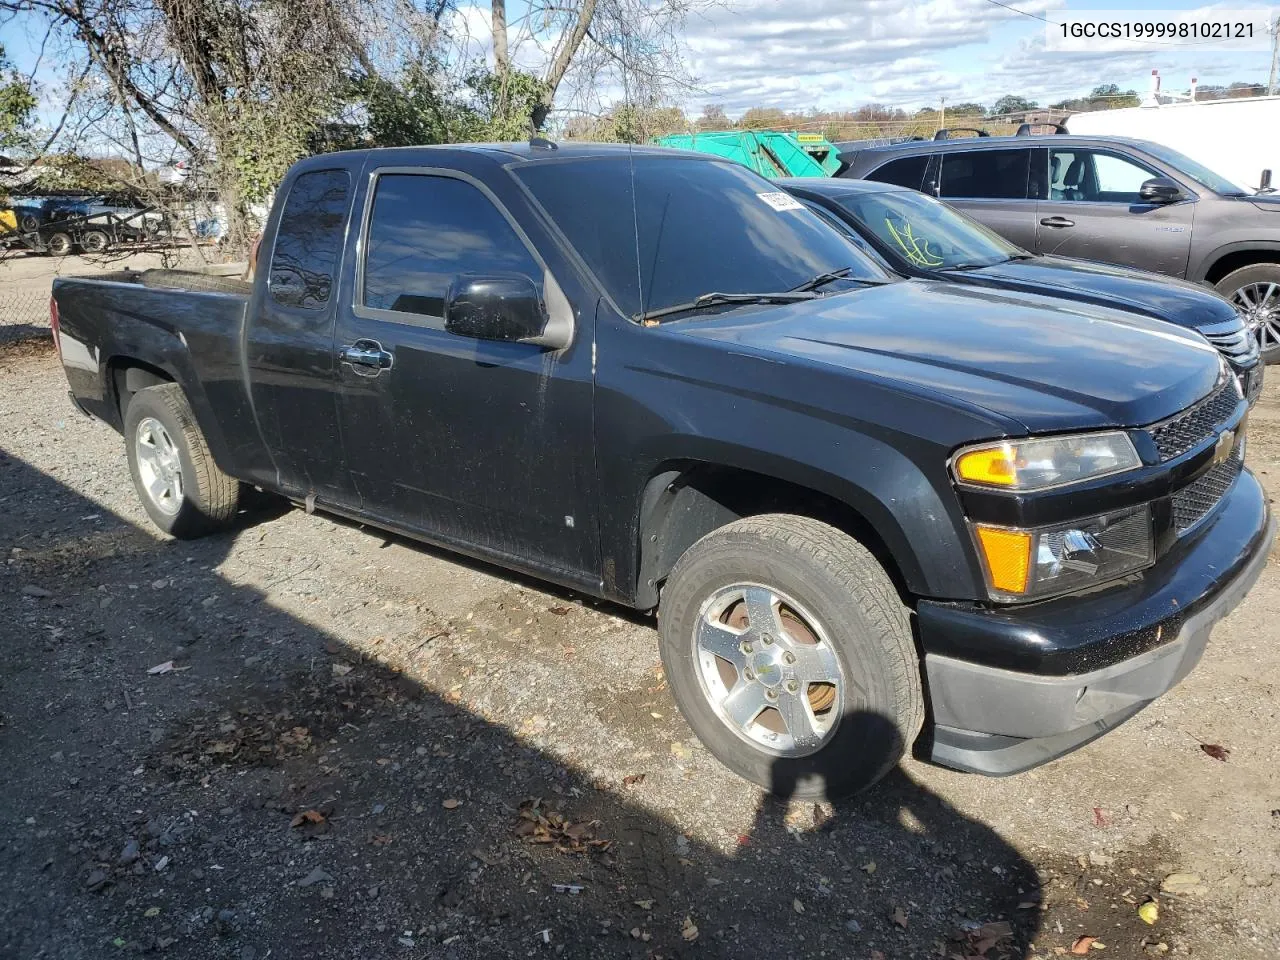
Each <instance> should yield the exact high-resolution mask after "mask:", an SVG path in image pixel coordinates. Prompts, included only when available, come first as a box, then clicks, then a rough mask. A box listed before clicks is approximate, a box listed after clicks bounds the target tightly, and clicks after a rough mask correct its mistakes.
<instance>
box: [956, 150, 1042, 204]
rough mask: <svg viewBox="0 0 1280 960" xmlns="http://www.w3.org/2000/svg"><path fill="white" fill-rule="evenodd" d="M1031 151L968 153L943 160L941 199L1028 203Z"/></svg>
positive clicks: (960, 153) (957, 153)
mask: <svg viewBox="0 0 1280 960" xmlns="http://www.w3.org/2000/svg"><path fill="white" fill-rule="evenodd" d="M1030 166H1031V151H1030V150H965V151H963V152H961V151H957V152H956V153H948V154H945V155H944V156H943V157H942V182H941V185H940V186H939V192H938V195H939V196H941V197H955V198H957V199H980V200H983V199H990V200H1025V199H1026V198H1027V171H1028V169H1029V168H1030Z"/></svg>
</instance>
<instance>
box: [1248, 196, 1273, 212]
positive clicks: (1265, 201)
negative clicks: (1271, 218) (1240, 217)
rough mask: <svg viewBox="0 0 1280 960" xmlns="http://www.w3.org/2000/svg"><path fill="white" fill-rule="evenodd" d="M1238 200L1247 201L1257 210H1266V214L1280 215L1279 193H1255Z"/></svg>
mask: <svg viewBox="0 0 1280 960" xmlns="http://www.w3.org/2000/svg"><path fill="white" fill-rule="evenodd" d="M1240 199H1242V200H1247V201H1248V202H1249V203H1251V204H1253V205H1254V206H1255V207H1257V208H1258V209H1259V210H1266V211H1267V212H1268V213H1280V193H1255V194H1251V195H1250V196H1248V197H1241V198H1240Z"/></svg>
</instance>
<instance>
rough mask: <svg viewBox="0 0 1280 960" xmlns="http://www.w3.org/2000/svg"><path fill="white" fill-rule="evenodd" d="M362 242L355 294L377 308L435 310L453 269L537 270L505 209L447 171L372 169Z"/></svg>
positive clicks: (438, 312)
mask: <svg viewBox="0 0 1280 960" xmlns="http://www.w3.org/2000/svg"><path fill="white" fill-rule="evenodd" d="M365 247H366V250H367V252H366V254H365V264H364V295H363V300H362V302H363V303H364V305H365V306H366V307H374V308H377V309H382V310H398V311H400V312H402V313H417V314H423V315H425V316H429V317H443V316H444V299H445V294H446V293H447V292H448V290H449V284H450V283H452V282H453V278H454V277H456V276H457V275H458V274H460V273H474V274H512V273H517V274H523V275H525V276H527V277H530V278H532V279H533V280H534V281H540V280H541V278H542V268H541V267H540V266H538V263H537V261H536V260H534V259H533V256H532V254H530V253H529V250H528V248H527V247H525V245H524V243H523V242H522V241H521V239H520V237H519V235H518V234H517V233H516V232H515V230H514V229H513V228H512V226H511V224H510V223H508V222H507V219H506V217H504V216H503V215H502V214H501V213H500V212H499V211H498V208H497V207H495V206H494V205H493V204H492V203H491V202H490V200H489V198H488V197H486V196H485V195H484V194H483V193H481V192H480V190H478V189H477V188H476V187H474V186H472V185H471V184H470V183H467V182H466V181H465V180H458V179H456V178H454V177H433V176H425V175H419V174H399V173H389V174H383V175H382V176H380V177H378V183H377V187H376V191H375V193H374V197H373V212H372V214H371V216H370V218H369V234H368V242H367V243H366V244H365Z"/></svg>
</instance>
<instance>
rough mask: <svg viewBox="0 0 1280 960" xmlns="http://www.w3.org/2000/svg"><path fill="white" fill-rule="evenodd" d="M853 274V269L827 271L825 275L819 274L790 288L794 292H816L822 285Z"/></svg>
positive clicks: (844, 268) (843, 268)
mask: <svg viewBox="0 0 1280 960" xmlns="http://www.w3.org/2000/svg"><path fill="white" fill-rule="evenodd" d="M851 273H853V267H841V268H840V269H839V270H828V271H827V272H826V273H820V274H818V275H817V276H816V277H813V278H812V279H809V280H806V281H805V282H804V283H802V284H800V285H799V286H797V287H792V288H791V289H792V290H795V291H805V290H817V289H818V288H819V287H821V286H823V285H824V284H828V283H830V282H831V281H832V280H844V279H845V278H847V277H848V276H849V274H851Z"/></svg>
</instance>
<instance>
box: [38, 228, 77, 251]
mask: <svg viewBox="0 0 1280 960" xmlns="http://www.w3.org/2000/svg"><path fill="white" fill-rule="evenodd" d="M44 245H45V249H46V250H48V251H49V253H51V254H52V255H53V256H55V257H65V256H67V255H68V254H69V253H71V235H70V234H69V233H62V232H61V231H59V232H58V233H55V234H51V235H50V237H49V239H48V240H46V241H45V244H44Z"/></svg>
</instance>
